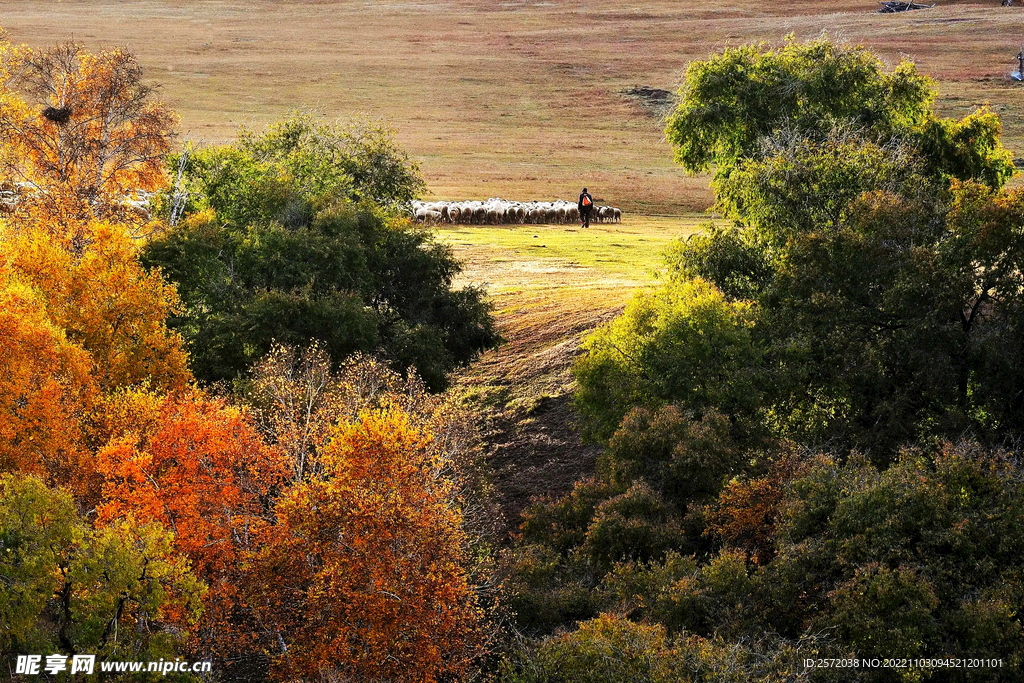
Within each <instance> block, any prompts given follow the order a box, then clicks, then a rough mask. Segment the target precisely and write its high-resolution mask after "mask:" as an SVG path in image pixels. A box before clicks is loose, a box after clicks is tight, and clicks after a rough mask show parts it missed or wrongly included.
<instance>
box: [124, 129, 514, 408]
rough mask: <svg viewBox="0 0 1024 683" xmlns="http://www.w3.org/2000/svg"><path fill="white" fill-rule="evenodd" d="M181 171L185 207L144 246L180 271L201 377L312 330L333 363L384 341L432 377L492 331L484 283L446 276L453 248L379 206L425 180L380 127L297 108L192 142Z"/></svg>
mask: <svg viewBox="0 0 1024 683" xmlns="http://www.w3.org/2000/svg"><path fill="white" fill-rule="evenodd" d="M185 179H186V182H185V185H186V187H187V188H189V190H188V191H189V193H190V197H191V198H190V200H189V201H190V208H189V210H188V211H187V212H186V214H187V215H186V219H185V220H183V221H181V222H180V223H178V224H177V225H176V226H174V227H173V228H172V229H171V230H169V231H168V232H167V233H166V234H164V235H162V236H160V237H159V238H158V239H155V240H153V241H152V242H151V243H150V244H149V245H148V247H147V249H146V252H145V254H144V260H145V262H146V263H147V265H149V266H151V267H160V268H161V270H162V272H163V273H164V275H165V276H166V277H168V278H169V279H171V280H172V281H174V282H176V283H177V285H178V291H179V294H180V296H181V300H182V303H183V305H184V309H185V310H184V312H183V314H182V315H180V316H178V317H176V318H174V319H172V321H171V324H172V325H173V326H174V327H175V328H176V329H177V330H179V331H180V332H181V333H182V335H183V337H184V338H185V340H186V341H187V342H188V345H189V350H190V352H191V356H192V363H193V367H194V370H195V373H196V376H197V377H198V378H199V379H201V380H205V381H216V380H231V379H233V378H235V377H237V376H239V375H240V374H242V373H245V372H246V371H248V369H249V368H250V367H251V366H252V365H253V364H254V363H255V362H256V361H257V360H259V359H260V358H261V357H263V356H264V355H265V354H266V353H267V352H268V351H269V350H270V348H271V344H272V342H273V341H275V340H276V341H278V342H280V343H282V344H290V345H296V346H305V345H308V343H309V342H310V341H311V340H314V339H316V340H319V341H320V342H321V343H322V344H323V348H324V350H325V351H326V352H327V353H328V354H329V356H330V357H331V359H332V361H333V362H335V363H338V362H340V361H341V360H342V359H343V358H344V357H345V356H347V355H349V354H351V353H353V352H356V351H373V352H377V353H380V354H382V355H383V356H384V357H385V358H387V359H388V360H389V361H390V362H391V363H392V365H393V366H395V367H396V368H397V369H399V370H402V371H404V370H405V369H406V368H408V367H409V366H415V367H416V369H417V371H418V373H419V374H420V376H421V377H423V379H424V380H425V381H426V382H427V384H428V386H430V387H431V388H434V389H437V388H441V387H443V386H444V385H445V383H446V373H448V372H449V371H451V370H452V369H453V368H455V367H457V366H458V365H460V364H464V363H467V362H469V361H470V360H472V359H473V358H474V357H475V356H476V354H477V353H479V352H480V351H482V350H484V349H486V348H489V347H492V346H494V345H495V344H496V343H497V342H498V339H499V337H498V335H497V333H496V331H495V329H494V325H493V322H492V320H491V318H490V315H489V306H488V304H487V303H486V302H485V300H484V298H483V292H482V291H481V290H479V289H476V288H473V287H467V288H464V289H458V290H457V289H453V288H452V281H453V279H454V277H455V276H456V275H457V274H458V272H459V270H460V268H459V264H458V262H457V261H456V260H455V259H454V258H453V257H452V254H451V252H450V250H449V249H448V248H447V247H445V246H443V245H441V244H438V243H436V242H434V241H433V240H432V238H431V236H430V235H429V233H427V232H425V231H422V230H418V229H415V228H413V227H412V226H411V225H409V224H408V222H407V221H404V220H403V219H401V218H398V217H397V216H396V215H394V214H392V213H389V212H388V211H385V210H384V209H383V208H382V207H387V206H394V205H396V204H398V203H401V202H404V201H406V200H407V199H409V198H411V197H412V196H413V195H414V194H415V193H416V192H418V191H419V189H420V188H421V187H422V183H421V181H420V180H419V178H418V176H417V175H416V173H415V168H414V167H412V166H411V165H409V164H408V162H407V161H406V160H405V157H404V155H403V154H402V153H401V152H400V151H399V150H398V149H397V148H396V147H394V144H393V142H391V137H390V135H389V134H388V133H387V132H386V131H385V130H383V129H376V128H366V129H335V128H332V127H326V126H322V125H319V124H314V123H313V122H312V121H311V120H310V119H309V118H306V117H299V118H293V119H289V120H285V121H283V122H281V123H279V124H277V125H275V126H272V127H271V128H270V129H269V130H268V131H266V132H265V133H263V134H259V135H258V134H254V133H251V132H243V133H242V135H241V136H240V138H239V140H238V142H237V143H235V144H234V145H228V146H225V147H219V148H214V149H210V150H206V151H203V152H199V153H197V154H195V155H194V156H193V157H192V158H191V159H190V160H189V163H188V164H187V165H186V171H185Z"/></svg>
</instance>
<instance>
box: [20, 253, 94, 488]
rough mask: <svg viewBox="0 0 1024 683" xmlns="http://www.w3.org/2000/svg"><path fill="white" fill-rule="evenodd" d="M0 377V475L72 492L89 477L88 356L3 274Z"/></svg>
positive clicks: (25, 289)
mask: <svg viewBox="0 0 1024 683" xmlns="http://www.w3.org/2000/svg"><path fill="white" fill-rule="evenodd" d="M0 378H2V379H0V472H23V473H31V474H34V475H36V476H39V477H42V478H44V479H45V480H46V481H49V482H51V483H60V484H64V485H69V486H71V485H74V486H75V487H76V489H77V488H78V487H79V485H80V484H82V481H83V479H86V480H87V479H88V478H89V477H88V474H89V473H90V471H91V468H90V467H89V465H88V464H87V463H86V462H84V461H85V460H86V458H87V457H88V451H87V449H86V443H85V436H86V435H85V430H84V424H83V418H84V417H85V415H86V412H87V410H88V408H89V406H90V405H91V404H92V402H93V399H94V398H95V391H96V387H95V384H94V382H93V378H92V374H91V367H90V363H89V356H88V354H87V353H86V352H85V351H84V350H83V349H82V348H81V347H79V346H78V345H76V344H75V343H73V342H71V341H69V340H68V339H67V338H66V336H65V334H64V331H63V330H61V329H60V328H59V327H57V326H55V325H54V324H53V322H52V321H51V320H50V318H49V316H47V314H46V306H45V302H43V301H41V300H40V297H39V296H38V294H37V293H36V291H34V290H33V289H32V288H31V287H30V286H28V285H26V284H25V283H23V282H20V281H19V280H18V279H16V278H15V276H14V274H13V273H10V272H9V271H8V272H3V271H2V270H0ZM79 491H80V492H81V489H79Z"/></svg>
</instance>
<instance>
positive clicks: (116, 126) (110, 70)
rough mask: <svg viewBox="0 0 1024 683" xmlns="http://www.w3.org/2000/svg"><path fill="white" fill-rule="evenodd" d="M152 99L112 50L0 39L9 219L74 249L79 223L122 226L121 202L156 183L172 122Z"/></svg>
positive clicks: (1, 133) (1, 157) (126, 212)
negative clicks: (38, 227)
mask: <svg viewBox="0 0 1024 683" xmlns="http://www.w3.org/2000/svg"><path fill="white" fill-rule="evenodd" d="M152 95H153V90H152V88H150V87H149V86H146V85H144V84H143V83H142V68H141V67H140V66H139V64H138V61H137V60H136V59H135V57H134V56H133V55H132V54H131V53H130V52H128V51H126V50H124V49H122V48H117V49H113V50H107V51H104V52H100V53H99V54H92V53H89V52H86V51H84V50H83V49H82V47H81V46H79V45H76V44H74V43H65V44H62V45H58V46H56V47H54V48H51V49H47V50H34V49H31V48H28V47H25V46H14V45H12V44H11V43H10V42H8V41H7V40H6V38H5V37H3V36H0V145H2V146H3V148H4V150H5V151H4V153H2V154H0V180H3V181H5V182H6V183H7V185H8V187H9V188H17V189H18V190H19V194H20V196H19V198H18V202H17V204H16V211H17V212H18V213H20V214H23V215H27V216H31V217H33V218H36V219H38V218H45V219H46V221H45V223H46V225H47V226H48V227H49V228H50V229H51V230H53V231H54V232H57V231H63V232H64V233H66V234H68V235H70V236H71V239H72V241H73V244H74V247H75V249H76V250H77V249H81V248H82V247H83V246H84V245H85V244H86V240H87V237H88V236H87V234H85V233H80V232H79V231H80V229H81V226H82V225H83V224H84V223H85V222H87V221H88V220H89V219H108V220H109V219H116V220H119V221H121V222H124V221H126V220H130V219H131V217H132V212H131V211H130V209H129V207H128V206H127V205H126V204H125V202H124V199H125V197H128V196H131V195H134V194H136V193H137V192H138V191H140V190H142V191H152V190H155V189H157V188H158V187H160V186H161V185H162V184H163V182H164V173H163V160H164V156H165V155H166V154H167V152H168V151H169V150H170V139H171V137H172V133H173V128H174V126H175V124H176V123H177V116H176V115H175V114H174V113H173V112H171V111H170V110H169V109H167V108H166V107H164V106H163V105H162V104H160V103H159V102H157V101H154V99H153V97H152ZM135 222H140V221H138V220H136V221H135Z"/></svg>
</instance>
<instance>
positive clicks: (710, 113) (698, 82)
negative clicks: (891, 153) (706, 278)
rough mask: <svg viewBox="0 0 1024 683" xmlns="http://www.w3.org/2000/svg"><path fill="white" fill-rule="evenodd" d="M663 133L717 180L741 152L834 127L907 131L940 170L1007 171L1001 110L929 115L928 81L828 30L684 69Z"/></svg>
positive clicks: (865, 133) (768, 148)
mask: <svg viewBox="0 0 1024 683" xmlns="http://www.w3.org/2000/svg"><path fill="white" fill-rule="evenodd" d="M681 96H682V97H681V101H680V103H679V106H678V108H677V109H676V111H675V113H673V114H672V116H671V117H669V120H668V127H667V129H666V134H667V136H668V140H669V142H670V143H672V145H673V147H674V148H675V158H676V161H677V163H679V164H680V165H681V166H682V167H683V168H685V169H686V170H688V171H691V172H700V171H705V170H707V169H708V168H709V167H711V166H715V167H716V181H718V180H721V179H723V178H726V177H728V176H729V174H730V173H731V171H732V169H733V168H734V167H735V166H736V165H738V164H739V163H740V162H742V161H743V160H747V159H763V158H765V157H768V156H771V155H772V153H773V147H777V146H780V145H781V146H788V144H789V143H791V142H792V141H797V140H810V141H812V142H822V141H825V140H828V139H835V137H836V136H837V131H846V132H847V133H848V134H850V133H852V134H855V135H856V136H857V137H859V138H860V139H862V140H864V141H866V142H873V143H876V144H886V143H888V142H890V141H892V140H900V141H904V142H905V143H906V144H908V145H909V146H911V147H913V148H914V149H917V150H920V151H922V152H923V153H924V154H923V156H925V157H926V158H927V159H928V161H929V163H928V168H929V170H930V171H931V172H932V173H934V174H935V175H937V176H948V177H952V178H959V179H961V180H978V181H982V182H985V183H987V184H989V185H990V186H992V187H999V186H1001V185H1002V184H1003V183H1004V182H1006V180H1007V179H1008V178H1009V177H1010V176H1011V175H1012V174H1013V164H1012V160H1011V157H1010V154H1009V152H1008V151H1007V150H1005V149H1003V147H1002V145H1001V144H1000V142H999V133H1000V130H1001V128H1000V124H999V119H998V117H997V116H996V115H995V114H993V113H991V112H989V111H988V110H987V109H982V110H980V111H979V112H976V113H974V114H971V115H969V116H968V117H966V118H965V119H963V120H962V121H959V122H956V121H952V120H948V119H939V118H937V117H936V116H935V114H934V111H933V105H934V101H935V89H934V83H933V81H932V80H931V79H929V78H928V77H926V76H923V75H921V74H919V73H918V72H917V70H916V69H915V68H914V65H913V64H912V63H909V62H902V63H900V64H899V65H898V66H897V67H896V68H895V69H893V70H892V71H890V72H887V71H886V70H885V68H884V66H883V65H882V63H881V62H880V61H879V60H878V58H877V57H875V56H874V55H873V54H871V53H870V52H869V51H867V50H866V49H864V48H863V47H848V46H844V45H840V44H836V43H835V42H833V41H832V40H830V39H829V38H828V37H827V36H822V37H820V38H818V39H815V40H812V41H809V42H807V43H798V42H796V40H795V39H793V38H792V37H790V38H789V39H787V41H786V42H785V43H784V44H783V45H782V46H780V47H777V48H771V47H768V46H765V45H744V46H742V47H738V48H733V49H727V50H725V51H724V52H722V53H721V54H718V55H714V56H712V57H711V58H709V59H707V60H704V61H697V62H692V63H691V64H690V66H689V68H688V69H687V72H686V80H685V83H684V85H683V88H682V90H681Z"/></svg>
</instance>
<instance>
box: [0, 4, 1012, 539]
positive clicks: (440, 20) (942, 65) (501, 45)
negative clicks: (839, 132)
mask: <svg viewBox="0 0 1024 683" xmlns="http://www.w3.org/2000/svg"><path fill="white" fill-rule="evenodd" d="M937 2H938V6H937V7H935V8H934V9H930V10H923V11H918V12H908V13H904V14H888V15H880V14H877V13H875V11H874V10H875V9H876V8H877V4H876V2H875V1H874V0H834V1H833V2H821V1H820V0H774V1H773V2H767V3H757V2H750V1H749V0H717V1H716V2H696V1H695V0H649V1H647V2H631V3H627V2H622V1H621V0H588V1H586V2H583V1H570V0H547V1H521V0H419V1H413V2H386V1H379V0H348V1H329V0H301V1H292V0H133V1H126V0H0V25H2V26H3V27H5V28H6V29H7V30H8V32H9V35H10V37H11V39H12V40H14V41H17V42H25V43H28V44H31V45H36V46H46V45H50V44H53V43H55V42H58V41H62V40H66V39H70V38H73V39H74V40H76V41H78V42H80V43H82V44H84V45H86V46H87V47H89V48H92V49H97V48H100V47H110V46H115V45H128V46H129V47H130V48H131V49H133V50H134V51H135V52H136V54H137V55H138V57H139V59H140V60H141V62H142V64H143V65H144V67H145V68H146V73H147V76H148V78H149V80H150V81H151V82H152V83H154V84H158V85H159V86H160V88H161V93H162V97H163V98H164V100H165V101H166V102H167V103H168V104H169V105H170V106H172V107H173V108H174V109H176V110H177V111H178V112H180V114H181V116H182V126H181V128H182V133H183V134H187V135H188V136H189V137H190V138H192V139H194V140H198V141H200V142H205V143H217V142H223V141H227V140H229V139H230V138H231V137H232V136H233V135H234V132H235V130H236V129H237V127H238V126H239V125H248V126H250V127H260V126H262V125H264V124H266V123H267V122H270V121H272V120H274V119H275V118H278V117H280V116H281V115H284V114H286V113H288V112H289V111H291V110H295V109H301V110H306V111H313V112H315V113H317V114H319V115H322V116H323V117H325V118H327V119H347V118H350V117H367V118H373V119H378V118H379V119H384V120H386V121H388V122H390V123H391V124H393V125H394V126H395V128H396V130H397V135H398V139H399V141H400V143H401V144H402V146H403V147H404V148H405V149H406V150H407V151H408V152H409V153H410V155H411V156H412V158H413V159H415V160H416V161H417V162H418V163H419V164H420V166H421V169H422V171H423V175H424V177H425V179H426V181H427V185H428V188H429V192H430V195H431V196H432V197H436V198H444V199H480V198H486V197H493V196H501V197H504V198H507V199H519V200H530V199H554V198H566V199H571V198H575V196H576V194H577V193H578V192H579V188H580V187H581V186H582V185H587V186H589V187H590V188H591V190H592V191H593V192H594V194H595V197H596V198H597V199H598V201H599V202H608V203H613V204H615V205H617V206H620V207H622V208H623V209H624V211H625V218H624V221H623V223H622V224H621V225H615V226H601V225H597V226H594V228H593V229H592V230H590V231H587V232H582V231H579V230H577V229H575V228H574V227H573V226H520V227H517V228H509V227H507V226H506V227H460V228H451V229H444V230H441V231H439V237H440V239H442V240H444V241H445V242H447V243H449V244H450V245H452V248H453V249H454V250H455V252H456V254H458V256H459V257H460V258H462V259H463V260H464V261H465V263H466V269H465V272H464V273H463V278H462V279H463V281H464V282H473V283H478V284H485V285H486V286H487V287H488V290H489V291H490V293H491V294H492V296H493V300H494V303H495V309H496V311H497V313H498V319H499V324H500V326H501V329H502V332H503V334H504V336H505V337H506V339H507V340H508V343H507V344H506V345H505V346H504V347H502V348H501V349H500V350H498V351H496V352H492V353H489V354H487V355H486V356H485V357H484V358H483V359H481V361H480V362H478V363H477V364H476V365H475V366H474V367H473V368H471V369H470V370H469V371H468V372H466V373H465V375H464V376H463V377H462V378H461V379H460V386H461V388H462V390H464V391H465V392H466V394H467V396H469V397H471V398H472V399H473V400H475V401H476V402H477V404H478V405H481V406H484V407H485V408H486V410H485V413H486V414H487V416H488V435H487V438H488V441H489V444H490V447H491V448H490V452H491V453H492V462H493V464H494V467H495V470H496V475H497V477H498V478H499V479H500V480H501V482H502V487H501V490H502V493H503V495H504V499H505V500H504V502H505V507H506V510H507V511H508V513H509V515H510V517H511V518H513V519H514V516H515V514H516V512H517V511H518V510H519V509H521V507H522V505H523V504H524V503H525V502H526V500H527V499H528V497H529V496H530V495H533V494H536V493H540V492H545V491H549V492H551V491H558V490H564V489H565V488H566V487H567V486H569V485H570V484H571V482H572V481H573V480H575V479H576V478H577V477H578V476H579V475H580V474H581V473H584V472H586V471H587V470H588V469H589V468H590V467H591V466H592V465H593V462H594V457H595V454H596V452H595V450H594V449H593V448H589V447H586V446H584V445H583V444H581V443H580V442H579V439H578V437H576V436H575V434H574V433H573V431H572V428H571V423H572V413H571V410H570V408H569V405H568V400H569V395H570V391H571V376H570V373H569V368H570V366H571V363H572V360H573V359H574V358H575V357H576V355H577V353H578V350H579V345H580V341H581V339H582V338H583V336H584V335H585V334H586V332H587V331H589V330H590V329H592V328H593V327H594V326H595V325H596V324H598V323H600V322H601V321H605V320H609V319H610V318H611V317H612V316H614V314H615V313H616V312H617V311H618V310H620V309H621V307H622V305H623V304H624V303H625V301H626V300H627V299H628V298H629V296H630V294H631V292H632V291H634V290H635V289H636V288H637V287H638V286H643V285H645V284H648V283H650V282H652V277H651V272H652V271H653V270H655V269H656V268H657V267H658V265H659V263H660V254H661V252H662V251H663V249H664V247H665V246H666V245H667V243H668V242H669V241H671V240H672V239H674V238H676V237H678V236H681V235H685V234H687V233H689V232H692V230H693V229H694V228H695V227H696V225H697V224H698V223H699V221H700V212H701V211H703V210H704V209H705V208H706V207H707V206H708V204H709V203H710V202H711V194H710V191H709V190H708V187H707V178H706V177H687V176H686V175H685V174H683V173H682V172H681V171H679V170H678V169H677V168H676V167H675V166H674V165H673V163H672V158H671V150H670V149H669V147H668V145H667V144H666V143H665V141H664V136H663V132H662V128H663V126H662V122H661V115H662V113H663V110H662V111H659V110H658V108H657V107H656V106H652V104H653V103H652V102H650V101H645V100H643V99H642V98H638V97H636V96H634V95H631V94H630V92H629V91H630V90H635V89H637V88H640V87H643V86H647V87H650V88H657V89H662V90H669V91H675V90H676V89H677V88H678V85H679V83H680V82H681V80H682V78H683V74H684V72H685V69H686V65H687V63H688V62H689V61H690V60H693V59H700V58H703V57H705V56H707V55H708V54H709V53H710V52H713V51H718V50H721V49H722V48H725V47H728V46H735V45H739V44H743V43H746V42H750V41H779V40H781V39H782V37H783V36H785V35H787V34H789V33H793V34H795V35H796V37H797V38H798V39H806V38H811V37H814V36H816V35H818V34H819V33H821V32H822V31H828V32H829V33H831V34H832V35H834V36H837V37H839V38H841V39H843V40H846V41H849V42H851V43H855V44H863V45H865V46H867V47H869V48H870V49H872V50H873V51H875V52H876V53H877V54H879V55H880V56H881V57H882V58H883V59H885V60H886V61H888V62H889V63H891V64H895V63H896V62H898V61H899V60H900V59H901V58H904V57H906V58H909V59H912V60H914V61H916V62H917V64H918V66H919V68H920V69H921V70H923V71H924V72H926V73H928V74H930V75H932V76H933V77H934V78H935V79H936V80H937V82H938V87H939V90H940V100H939V108H940V111H941V112H942V113H943V114H945V115H958V116H959V115H963V114H965V113H967V112H969V111H971V110H972V109H973V108H974V107H976V106H978V105H979V104H981V103H984V102H989V103H991V105H992V106H993V107H994V108H995V109H996V111H998V112H999V114H1000V115H1001V116H1002V118H1003V122H1004V126H1005V142H1006V144H1007V146H1008V147H1010V149H1012V150H1014V151H1015V153H1016V155H1017V156H1024V87H1022V86H1021V85H1020V84H1017V85H1014V84H1013V83H1011V82H1010V81H1009V80H1008V78H1007V74H1008V73H1009V72H1010V71H1011V70H1012V69H1013V68H1014V66H1015V60H1014V55H1015V54H1016V53H1017V50H1018V49H1019V45H1020V41H1021V39H1022V38H1024V35H1022V34H1021V30H1020V29H1021V27H1022V26H1024V8H1022V7H1020V6H1019V3H1018V6H1015V7H1001V6H1000V4H999V0H985V2H983V3H980V2H979V3H964V2H959V1H958V0H937Z"/></svg>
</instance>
